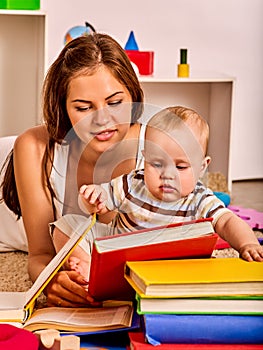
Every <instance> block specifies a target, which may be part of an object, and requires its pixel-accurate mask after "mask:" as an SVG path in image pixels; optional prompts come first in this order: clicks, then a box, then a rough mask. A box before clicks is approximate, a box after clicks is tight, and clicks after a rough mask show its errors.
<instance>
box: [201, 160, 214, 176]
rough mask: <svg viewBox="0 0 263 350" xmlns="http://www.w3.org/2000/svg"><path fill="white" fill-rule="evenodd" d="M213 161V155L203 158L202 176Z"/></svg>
mask: <svg viewBox="0 0 263 350" xmlns="http://www.w3.org/2000/svg"><path fill="white" fill-rule="evenodd" d="M210 163H211V157H209V156H207V157H205V158H204V159H203V161H202V165H201V171H200V178H201V177H203V176H204V175H205V172H206V170H207V168H208V165H209V164H210Z"/></svg>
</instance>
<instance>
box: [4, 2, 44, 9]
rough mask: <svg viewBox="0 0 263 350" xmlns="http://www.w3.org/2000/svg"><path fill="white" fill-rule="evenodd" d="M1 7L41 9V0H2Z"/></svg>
mask: <svg viewBox="0 0 263 350" xmlns="http://www.w3.org/2000/svg"><path fill="white" fill-rule="evenodd" d="M0 9H8V10H39V9H40V0H0Z"/></svg>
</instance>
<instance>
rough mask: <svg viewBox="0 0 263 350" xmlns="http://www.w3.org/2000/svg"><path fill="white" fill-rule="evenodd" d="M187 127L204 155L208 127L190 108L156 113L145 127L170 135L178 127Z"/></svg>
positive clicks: (168, 108)
mask: <svg viewBox="0 0 263 350" xmlns="http://www.w3.org/2000/svg"><path fill="white" fill-rule="evenodd" d="M182 123H184V125H187V126H189V128H190V129H191V130H192V131H193V133H194V135H195V136H196V137H197V139H198V141H199V142H200V144H201V146H202V149H203V152H204V155H206V152H207V147H208V141H209V126H208V124H207V122H206V120H205V119H204V118H202V117H201V116H200V115H199V114H198V113H197V112H196V111H194V110H193V109H191V108H187V107H182V106H174V107H166V108H164V109H162V110H161V111H160V112H157V113H156V114H155V115H154V116H153V117H152V118H151V119H150V120H149V122H148V123H147V126H150V127H153V128H157V129H159V130H161V131H165V132H167V133H171V131H173V130H176V129H178V127H179V126H180V125H182Z"/></svg>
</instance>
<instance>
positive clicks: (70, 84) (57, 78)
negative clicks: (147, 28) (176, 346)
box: [1, 33, 143, 307]
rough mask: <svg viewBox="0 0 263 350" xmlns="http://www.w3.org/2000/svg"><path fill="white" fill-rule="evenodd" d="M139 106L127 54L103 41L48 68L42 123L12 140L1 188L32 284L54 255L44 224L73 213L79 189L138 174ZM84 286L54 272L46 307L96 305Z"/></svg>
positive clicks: (80, 41) (72, 47)
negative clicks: (21, 237)
mask: <svg viewBox="0 0 263 350" xmlns="http://www.w3.org/2000/svg"><path fill="white" fill-rule="evenodd" d="M142 102H143V92H142V90H141V87H140V84H139V82H138V79H137V76H136V74H135V72H134V70H133V68H132V66H131V63H130V61H129V59H128V58H127V56H126V54H125V51H124V50H123V49H122V47H121V46H120V45H119V44H118V43H117V42H116V41H115V40H114V39H112V38H111V37H110V36H108V35H106V34H99V33H94V34H92V35H88V36H83V37H80V38H77V39H75V40H73V41H71V42H70V43H69V44H68V45H67V46H66V47H64V48H63V50H62V51H61V53H60V55H59V56H58V58H57V59H56V61H55V62H54V63H53V64H52V65H51V67H50V69H49V71H48V73H47V76H46V78H45V82H44V86H43V118H44V122H45V123H44V125H41V126H37V127H34V128H32V129H30V130H28V131H26V132H25V133H23V134H22V135H20V136H18V137H17V139H16V141H15V144H14V149H13V153H12V154H11V156H10V159H9V162H8V164H7V165H6V167H5V169H6V170H5V177H4V180H3V184H2V185H3V188H2V190H3V198H4V201H5V203H6V204H7V206H8V207H9V208H10V209H11V210H12V211H13V212H14V213H15V214H16V215H17V217H18V218H20V220H18V221H19V222H20V221H21V217H22V219H23V223H24V228H25V231H26V237H27V241H28V253H29V255H28V259H29V260H28V270H29V275H30V278H31V279H32V281H35V280H36V278H37V277H38V275H39V274H40V272H41V271H42V270H43V268H44V267H45V266H46V265H47V264H48V262H49V261H50V260H51V259H52V258H53V257H54V255H55V249H54V245H53V241H52V239H51V237H50V233H49V223H50V222H52V221H54V220H56V219H57V218H59V217H60V216H61V215H63V214H65V213H72V212H73V213H78V205H77V196H78V189H79V188H80V186H81V185H83V184H84V183H93V182H94V180H95V182H96V183H101V182H105V181H108V180H109V179H110V178H113V177H116V176H119V175H121V174H123V173H128V172H130V171H131V170H132V169H134V168H135V167H136V158H137V154H138V147H139V142H138V140H139V134H140V125H139V124H136V122H137V119H138V118H139V117H140V115H141V113H142ZM102 155H103V156H102ZM2 205H3V204H2ZM1 240H2V241H3V239H1ZM85 284H86V281H85V280H84V279H83V277H81V276H80V275H79V274H78V273H76V272H75V271H61V272H59V273H58V274H57V275H56V276H55V277H54V278H53V280H52V281H51V282H50V283H49V285H48V286H47V288H46V291H45V293H46V295H47V300H48V304H49V305H57V304H58V302H59V303H61V300H63V306H72V307H74V306H80V305H85V304H87V303H93V299H91V298H90V296H89V295H88V292H87V291H86V290H85V288H83V285H85ZM95 304H96V303H95Z"/></svg>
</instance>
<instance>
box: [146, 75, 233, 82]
mask: <svg viewBox="0 0 263 350" xmlns="http://www.w3.org/2000/svg"><path fill="white" fill-rule="evenodd" d="M234 80H235V78H234V77H227V76H222V77H189V78H171V77H155V76H147V77H146V76H139V81H140V82H142V83H223V82H233V81H234Z"/></svg>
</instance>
